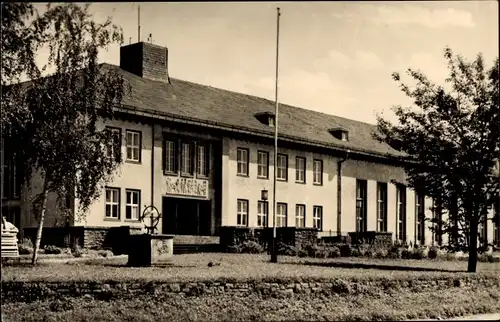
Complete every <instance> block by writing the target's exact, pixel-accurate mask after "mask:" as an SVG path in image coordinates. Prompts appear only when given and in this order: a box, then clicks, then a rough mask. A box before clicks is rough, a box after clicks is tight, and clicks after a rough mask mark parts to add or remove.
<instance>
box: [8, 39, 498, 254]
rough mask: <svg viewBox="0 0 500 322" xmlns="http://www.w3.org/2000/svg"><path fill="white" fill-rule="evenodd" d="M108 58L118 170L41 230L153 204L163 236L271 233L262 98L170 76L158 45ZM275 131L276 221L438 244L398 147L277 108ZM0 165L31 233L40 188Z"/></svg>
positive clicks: (12, 215) (124, 222) (268, 136)
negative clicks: (125, 87)
mask: <svg viewBox="0 0 500 322" xmlns="http://www.w3.org/2000/svg"><path fill="white" fill-rule="evenodd" d="M120 55H121V57H120V66H112V65H108V64H103V65H102V68H105V69H115V70H119V72H120V73H121V74H122V75H123V77H124V78H125V80H126V81H127V82H128V83H130V85H131V90H132V92H131V95H130V97H126V98H125V99H124V102H123V105H122V107H120V108H119V109H118V110H117V114H116V115H115V117H114V118H113V119H112V120H101V122H100V126H101V127H102V128H104V127H106V128H108V129H109V130H110V131H113V133H115V134H116V138H117V140H116V141H115V142H113V144H110V148H109V154H110V156H112V155H113V153H116V152H117V151H119V152H120V153H122V155H123V158H124V163H123V165H122V166H121V168H120V170H119V171H118V173H117V174H116V176H115V178H114V181H113V182H111V183H109V185H108V186H107V187H106V188H105V190H104V191H103V192H102V197H101V198H100V199H99V200H97V201H96V202H95V203H94V204H93V205H92V206H91V208H90V210H89V211H88V213H87V214H86V216H84V218H82V217H80V216H75V209H76V207H77V201H75V200H68V202H67V207H68V209H70V212H71V213H72V214H73V216H70V217H69V219H68V218H67V217H65V219H64V220H61V215H60V213H59V212H58V211H57V210H55V207H54V205H55V198H56V196H54V195H51V196H50V197H49V203H48V209H49V210H48V211H47V219H46V227H55V226H64V225H69V226H77V227H82V229H100V230H102V231H106V229H108V228H111V227H121V226H130V227H133V228H134V227H135V228H140V227H143V224H142V223H141V222H140V220H139V218H140V216H141V213H142V210H143V209H144V207H145V206H147V205H154V206H156V207H157V208H158V209H160V211H161V213H162V220H161V221H160V222H159V225H158V227H157V228H158V229H159V232H161V233H165V234H174V235H190V236H193V235H194V236H215V235H217V234H218V232H219V229H220V227H224V226H248V227H264V226H267V225H268V226H272V225H273V222H272V217H271V216H270V213H271V214H272V212H271V211H272V207H269V205H268V204H267V202H266V201H263V200H261V191H262V190H265V189H267V190H269V191H272V184H273V171H274V166H275V165H274V159H273V148H274V147H273V144H274V139H273V136H274V124H275V118H274V102H272V101H269V100H266V99H263V98H259V97H254V96H250V95H244V94H240V93H235V92H230V91H227V90H222V89H218V88H213V87H210V86H204V85H199V84H194V83H190V82H186V81H182V80H177V79H172V78H170V77H169V74H168V64H167V62H168V50H167V49H166V48H164V47H160V46H157V45H153V44H150V43H143V42H141V43H136V44H131V45H127V46H123V47H122V48H121V50H120ZM279 128H280V133H279V151H278V152H279V155H278V158H277V165H276V166H277V177H278V179H277V180H278V182H277V193H276V197H277V202H278V205H277V214H276V224H277V226H296V227H310V228H317V229H318V230H319V235H320V236H335V235H339V234H342V235H344V234H347V233H348V232H355V231H381V232H384V231H385V232H392V236H393V240H400V241H405V242H412V243H418V244H427V245H430V244H433V243H437V244H446V242H447V236H443V238H442V239H441V238H438V237H437V236H436V235H435V234H433V233H432V231H431V230H430V226H429V225H430V223H429V222H427V221H424V218H430V217H431V216H433V214H432V212H431V210H430V209H429V207H430V206H431V205H432V200H431V199H429V198H427V197H425V196H424V195H421V194H416V193H415V192H414V191H413V190H411V189H409V188H407V187H406V186H405V185H404V182H405V172H404V170H403V169H402V168H401V165H400V164H398V163H397V162H396V161H395V160H394V158H391V156H397V155H398V153H399V152H398V151H396V150H394V149H392V148H391V147H389V146H387V145H385V144H383V143H380V142H378V141H376V140H375V139H373V138H372V131H373V130H374V126H373V125H370V124H367V123H362V122H358V121H354V120H349V119H345V118H340V117H336V116H332V115H326V114H322V113H318V112H314V111H310V110H306V109H301V108H297V107H292V106H287V105H283V104H281V105H280V115H279ZM6 155H7V154H6ZM6 160H7V162H6V163H5V166H4V172H3V176H4V178H5V180H4V183H5V185H8V186H9V187H10V189H4V190H3V191H4V192H5V193H6V195H2V198H3V197H5V198H6V199H5V201H4V202H3V205H5V206H6V207H5V208H2V213H3V214H5V215H6V216H7V217H8V218H9V220H10V221H11V222H13V223H14V224H15V225H17V226H18V227H21V228H27V227H36V224H37V222H36V220H35V218H34V217H33V216H32V215H31V206H30V203H29V197H28V196H30V195H33V194H34V193H36V192H37V191H40V189H41V187H40V184H39V183H37V182H34V184H32V190H31V191H26V189H24V191H23V192H22V193H21V191H20V190H21V188H20V187H18V186H19V184H18V183H17V181H16V175H15V174H16V170H15V166H14V165H11V164H10V161H8V158H7V159H6ZM393 182H399V183H400V184H394V183H393ZM269 202H272V200H269ZM270 210H271V211H270ZM445 215H446V214H443V216H445ZM489 218H490V219H491V218H493V212H492V213H491V214H490V215H489ZM490 222H491V221H490ZM498 227H499V224H498V222H497V223H496V225H491V224H487V225H486V226H485V229H484V237H485V238H487V239H488V240H489V241H490V242H492V241H493V235H494V233H495V234H496V235H495V236H496V238H495V241H496V242H497V243H499V241H500V238H499V236H498V235H499V228H498Z"/></svg>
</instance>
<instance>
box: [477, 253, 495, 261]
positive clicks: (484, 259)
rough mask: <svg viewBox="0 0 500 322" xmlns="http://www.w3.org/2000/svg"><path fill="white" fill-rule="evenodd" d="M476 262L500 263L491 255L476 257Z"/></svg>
mask: <svg viewBox="0 0 500 322" xmlns="http://www.w3.org/2000/svg"><path fill="white" fill-rule="evenodd" d="M477 261H478V262H482V263H500V258H499V257H495V256H493V255H492V254H481V255H479V256H478V257H477Z"/></svg>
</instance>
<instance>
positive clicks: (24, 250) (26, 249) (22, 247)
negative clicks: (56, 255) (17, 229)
mask: <svg viewBox="0 0 500 322" xmlns="http://www.w3.org/2000/svg"><path fill="white" fill-rule="evenodd" d="M18 248H19V254H21V255H28V254H32V253H33V242H32V241H31V239H29V238H23V240H21V242H20V243H19V244H18Z"/></svg>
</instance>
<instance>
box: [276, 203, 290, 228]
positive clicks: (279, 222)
mask: <svg viewBox="0 0 500 322" xmlns="http://www.w3.org/2000/svg"><path fill="white" fill-rule="evenodd" d="M287 215H288V213H287V207H286V203H278V204H277V205H276V227H286V223H287Z"/></svg>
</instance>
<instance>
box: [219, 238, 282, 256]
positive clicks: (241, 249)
mask: <svg viewBox="0 0 500 322" xmlns="http://www.w3.org/2000/svg"><path fill="white" fill-rule="evenodd" d="M228 251H229V252H230V253H245V254H260V253H263V252H264V247H262V245H261V244H259V243H257V242H256V241H253V240H246V241H244V242H242V243H240V244H237V245H233V246H229V247H228ZM278 251H279V248H278Z"/></svg>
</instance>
